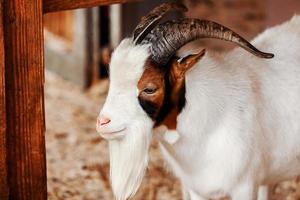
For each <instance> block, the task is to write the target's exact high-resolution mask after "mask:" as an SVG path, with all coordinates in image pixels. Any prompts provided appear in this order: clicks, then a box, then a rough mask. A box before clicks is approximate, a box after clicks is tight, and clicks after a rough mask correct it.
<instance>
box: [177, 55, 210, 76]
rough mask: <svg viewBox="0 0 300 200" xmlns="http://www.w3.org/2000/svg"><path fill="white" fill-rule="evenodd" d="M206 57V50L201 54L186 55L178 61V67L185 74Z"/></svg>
mask: <svg viewBox="0 0 300 200" xmlns="http://www.w3.org/2000/svg"><path fill="white" fill-rule="evenodd" d="M204 55H205V49H202V50H201V51H200V52H197V53H192V54H189V55H186V56H184V57H182V58H180V59H179V60H177V62H178V66H179V67H180V69H181V70H182V71H184V73H185V72H186V71H188V70H189V69H191V68H192V67H193V66H194V65H195V64H196V63H197V62H198V61H199V60H200V59H201V58H202V57H203V56H204Z"/></svg>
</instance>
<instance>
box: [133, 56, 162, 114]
mask: <svg viewBox="0 0 300 200" xmlns="http://www.w3.org/2000/svg"><path fill="white" fill-rule="evenodd" d="M164 74H165V73H164V72H163V71H162V70H161V69H160V68H158V67H157V66H156V65H155V64H154V63H153V62H152V60H151V59H148V60H147V62H146V65H145V71H144V73H143V74H142V77H141V79H140V80H139V82H138V90H139V95H138V97H139V99H141V100H142V101H144V102H149V103H150V102H151V103H152V105H153V106H155V108H154V109H155V111H153V113H152V114H151V115H152V118H154V119H155V118H156V117H157V115H158V114H159V111H160V108H161V107H162V105H163V102H164V98H165V80H164ZM144 109H145V108H144ZM148 114H149V113H148Z"/></svg>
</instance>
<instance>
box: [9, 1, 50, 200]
mask: <svg viewBox="0 0 300 200" xmlns="http://www.w3.org/2000/svg"><path fill="white" fill-rule="evenodd" d="M4 2H5V3H4V25H5V29H4V32H5V34H4V36H5V65H6V66H5V84H6V86H5V87H6V88H5V89H6V112H7V115H6V117H7V131H6V132H7V165H8V166H9V167H8V184H9V199H10V200H46V199H47V182H46V159H45V139H44V132H45V121H44V61H43V60H44V58H43V56H44V52H43V20H42V15H43V5H42V0H4Z"/></svg>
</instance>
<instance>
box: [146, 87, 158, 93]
mask: <svg viewBox="0 0 300 200" xmlns="http://www.w3.org/2000/svg"><path fill="white" fill-rule="evenodd" d="M156 90H157V89H156V88H145V89H144V90H143V92H145V93H146V94H154V93H155V92H156Z"/></svg>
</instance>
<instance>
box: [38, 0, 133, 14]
mask: <svg viewBox="0 0 300 200" xmlns="http://www.w3.org/2000/svg"><path fill="white" fill-rule="evenodd" d="M134 1H138V0H44V5H43V10H44V13H49V12H57V11H62V10H72V9H77V8H90V7H95V6H103V5H110V4H116V3H127V2H134Z"/></svg>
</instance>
